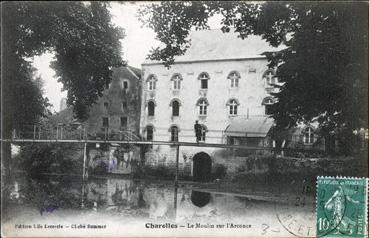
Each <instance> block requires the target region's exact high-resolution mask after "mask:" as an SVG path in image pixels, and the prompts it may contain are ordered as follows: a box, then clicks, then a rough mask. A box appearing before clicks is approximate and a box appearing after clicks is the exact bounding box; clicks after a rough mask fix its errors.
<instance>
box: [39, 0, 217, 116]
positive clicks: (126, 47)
mask: <svg viewBox="0 0 369 238" xmlns="http://www.w3.org/2000/svg"><path fill="white" fill-rule="evenodd" d="M145 4H147V2H124V3H117V2H111V4H110V5H111V9H110V12H111V15H112V22H113V23H114V24H115V25H116V26H120V27H122V28H124V30H125V35H126V36H125V38H124V39H122V40H121V44H122V58H123V60H125V61H127V62H128V64H129V65H131V66H133V67H136V68H141V64H142V63H143V61H144V60H145V58H146V56H147V55H148V54H149V52H150V50H151V49H152V48H153V47H157V46H159V44H160V42H159V41H157V40H155V33H154V31H153V30H152V29H149V28H146V27H142V23H141V22H140V21H139V20H138V18H137V16H136V14H137V10H138V9H139V8H140V7H141V6H143V5H145ZM208 24H209V26H210V27H211V28H213V29H214V28H220V16H215V17H212V18H210V19H209V22H208ZM52 58H53V55H52V54H51V53H46V54H43V55H41V56H37V57H34V59H33V65H34V67H35V68H37V69H38V74H39V75H40V76H41V78H42V79H43V81H44V93H45V96H46V97H47V98H49V101H50V103H51V104H52V105H53V107H52V109H51V111H52V112H54V111H55V112H58V111H59V109H60V101H61V99H62V98H63V97H64V98H65V97H67V92H66V91H62V87H63V85H62V84H61V83H58V82H57V80H56V78H54V77H53V76H54V74H55V73H54V71H53V70H52V69H51V68H50V67H49V65H50V61H51V60H52Z"/></svg>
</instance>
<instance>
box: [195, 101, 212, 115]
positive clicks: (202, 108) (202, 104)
mask: <svg viewBox="0 0 369 238" xmlns="http://www.w3.org/2000/svg"><path fill="white" fill-rule="evenodd" d="M208 105H209V103H208V101H207V100H206V99H205V98H201V99H199V100H198V101H197V106H198V107H199V115H200V116H206V114H207V109H208Z"/></svg>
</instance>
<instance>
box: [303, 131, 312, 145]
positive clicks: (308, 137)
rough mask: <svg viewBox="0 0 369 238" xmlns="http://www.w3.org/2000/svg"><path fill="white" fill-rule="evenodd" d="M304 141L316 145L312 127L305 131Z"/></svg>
mask: <svg viewBox="0 0 369 238" xmlns="http://www.w3.org/2000/svg"><path fill="white" fill-rule="evenodd" d="M303 140H304V143H305V144H312V143H314V130H313V128H311V127H307V128H306V129H305V130H304V131H303Z"/></svg>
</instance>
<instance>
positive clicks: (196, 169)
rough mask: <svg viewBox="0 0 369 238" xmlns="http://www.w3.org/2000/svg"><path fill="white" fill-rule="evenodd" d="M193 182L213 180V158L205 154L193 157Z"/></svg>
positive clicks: (201, 153)
mask: <svg viewBox="0 0 369 238" xmlns="http://www.w3.org/2000/svg"><path fill="white" fill-rule="evenodd" d="M193 180H194V181H199V182H206V181H210V180H211V158H210V156H209V155H208V154H206V153H204V152H200V153H197V154H196V155H195V156H194V157H193Z"/></svg>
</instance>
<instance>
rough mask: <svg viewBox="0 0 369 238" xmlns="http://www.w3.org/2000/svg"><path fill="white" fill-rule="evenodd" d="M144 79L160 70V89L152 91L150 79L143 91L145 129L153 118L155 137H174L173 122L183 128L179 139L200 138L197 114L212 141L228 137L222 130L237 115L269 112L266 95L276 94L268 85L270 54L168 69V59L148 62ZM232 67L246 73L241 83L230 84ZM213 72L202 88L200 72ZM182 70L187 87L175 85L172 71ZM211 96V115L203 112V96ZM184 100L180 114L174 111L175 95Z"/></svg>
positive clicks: (180, 71) (158, 85)
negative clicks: (151, 107) (233, 109)
mask: <svg viewBox="0 0 369 238" xmlns="http://www.w3.org/2000/svg"><path fill="white" fill-rule="evenodd" d="M142 69H143V80H144V81H145V82H146V80H147V78H148V77H149V76H150V75H151V74H154V75H155V76H156V77H157V82H156V90H154V91H152V92H150V91H148V88H147V83H145V82H144V84H143V85H144V86H143V91H142V104H143V105H142V107H141V110H142V111H141V124H140V132H141V133H142V135H145V128H146V126H147V125H149V124H152V125H153V126H154V127H155V131H154V140H156V141H168V140H170V130H169V128H170V126H171V125H178V126H179V128H180V132H179V141H183V142H195V141H196V139H195V133H194V130H193V126H194V123H195V120H199V123H200V124H204V125H206V127H207V129H208V130H209V132H208V133H207V135H206V142H207V143H222V142H223V141H222V131H224V130H225V129H226V127H227V126H228V125H229V124H230V122H231V121H232V119H234V118H235V117H245V118H246V117H247V116H249V117H255V116H265V114H264V112H265V108H264V106H263V105H262V100H263V99H264V98H265V97H267V96H270V95H269V94H268V93H267V91H266V90H265V80H264V79H263V74H264V72H265V71H266V70H267V69H268V68H267V60H266V59H265V58H258V59H243V60H227V61H213V62H209V61H208V62H193V63H176V64H174V65H173V66H172V67H171V68H169V69H167V68H166V67H164V66H163V65H159V64H149V65H143V66H142ZM231 71H238V73H239V74H240V77H241V78H240V79H239V86H238V88H231V87H230V80H229V79H228V78H227V77H228V75H229V73H230V72H231ZM202 72H207V73H208V74H209V76H210V79H209V81H208V89H207V90H202V89H201V87H200V80H198V76H199V75H200V74H201V73H202ZM176 73H180V74H181V76H182V78H183V80H182V81H181V89H180V90H179V91H173V89H172V83H173V82H172V81H171V77H172V76H173V75H174V74H176ZM201 97H205V98H207V100H208V102H209V106H208V109H207V116H206V118H201V117H199V115H198V113H199V112H198V106H197V105H196V103H197V101H198V99H200V98H201ZM175 98H176V99H179V101H180V102H181V106H180V112H179V117H174V118H173V117H172V108H171V106H170V102H171V100H172V99H175ZM231 98H235V99H237V100H238V101H239V103H240V105H239V106H238V115H237V116H230V115H229V107H228V106H227V105H226V104H227V102H228V100H229V99H231ZM150 99H153V100H154V101H155V102H156V107H155V116H154V117H148V116H147V115H148V108H147V102H148V101H149V100H150Z"/></svg>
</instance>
